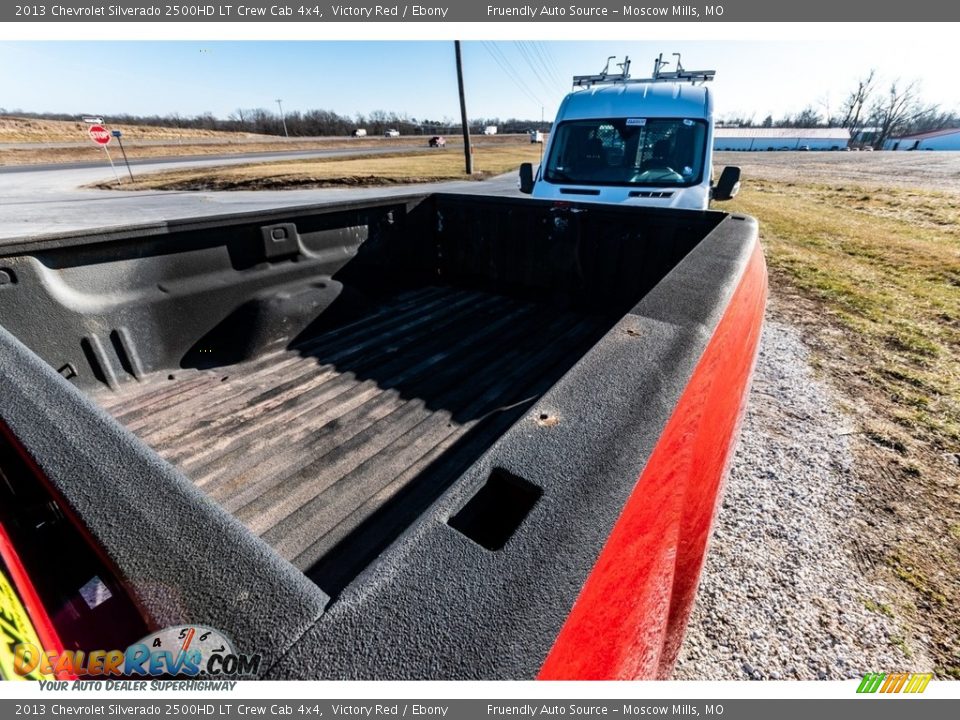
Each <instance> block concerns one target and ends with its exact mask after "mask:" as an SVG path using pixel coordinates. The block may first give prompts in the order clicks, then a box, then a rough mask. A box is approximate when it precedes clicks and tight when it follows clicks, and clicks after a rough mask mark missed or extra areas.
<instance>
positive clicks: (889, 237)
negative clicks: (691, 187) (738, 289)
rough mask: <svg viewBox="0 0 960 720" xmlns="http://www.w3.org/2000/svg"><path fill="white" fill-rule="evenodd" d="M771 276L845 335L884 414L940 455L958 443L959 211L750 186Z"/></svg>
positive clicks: (923, 199)
mask: <svg viewBox="0 0 960 720" xmlns="http://www.w3.org/2000/svg"><path fill="white" fill-rule="evenodd" d="M733 205H734V208H735V209H736V210H739V211H742V212H745V213H748V214H751V215H755V216H756V217H758V218H759V219H760V227H761V236H762V240H763V242H764V247H765V249H766V253H767V261H768V263H769V266H770V268H771V271H772V274H773V276H774V279H777V278H781V279H784V280H785V281H786V282H788V283H789V284H791V285H793V286H794V287H795V288H797V289H798V290H799V291H801V292H802V293H803V294H805V295H806V296H808V297H810V298H812V299H814V300H816V301H817V302H818V303H819V304H820V305H821V307H822V308H823V310H824V311H825V312H826V313H827V316H828V317H829V318H830V319H832V320H833V321H835V322H837V323H839V324H840V325H841V326H843V327H845V328H846V329H847V330H849V331H850V334H849V336H848V337H847V342H846V343H845V345H846V346H847V347H846V349H847V350H851V351H852V352H853V357H849V358H848V359H849V361H850V364H851V367H853V368H855V369H856V370H857V371H858V372H859V373H861V374H862V375H863V377H864V378H865V379H866V380H867V382H868V383H869V384H870V385H871V386H872V387H873V388H874V389H875V391H876V394H877V396H878V398H879V400H880V401H881V403H883V404H885V405H886V408H885V414H886V415H887V416H888V417H889V418H890V419H891V420H892V421H893V422H895V423H896V424H898V425H899V426H901V427H902V428H904V429H905V430H907V431H908V433H909V434H911V435H912V436H914V437H915V438H917V439H920V440H923V441H926V442H929V443H930V444H931V445H932V446H933V447H935V448H937V449H939V450H949V449H954V448H956V447H957V444H958V443H960V203H958V202H957V199H956V197H955V196H952V195H945V194H940V193H936V192H928V191H920V190H907V189H891V188H884V189H882V190H873V189H868V188H862V187H852V186H839V187H832V186H829V185H803V184H795V183H789V184H788V183H777V182H772V181H762V180H761V181H756V182H754V183H753V184H752V185H751V186H749V187H748V188H746V189H745V190H744V191H743V193H742V194H741V196H740V197H738V198H737V200H736V201H735V202H734V203H733Z"/></svg>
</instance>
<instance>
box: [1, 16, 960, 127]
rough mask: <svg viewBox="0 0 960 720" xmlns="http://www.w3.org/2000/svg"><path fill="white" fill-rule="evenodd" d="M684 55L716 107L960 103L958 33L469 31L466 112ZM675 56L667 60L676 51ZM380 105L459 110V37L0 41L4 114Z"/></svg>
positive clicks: (436, 114)
mask: <svg viewBox="0 0 960 720" xmlns="http://www.w3.org/2000/svg"><path fill="white" fill-rule="evenodd" d="M661 52H662V53H664V54H665V56H667V57H669V56H670V54H671V53H673V52H680V53H682V57H683V64H684V66H685V67H686V68H688V69H715V70H716V71H717V76H716V81H715V82H714V83H713V86H714V90H715V98H716V99H715V108H716V112H717V114H718V115H719V116H720V117H724V116H731V115H746V116H750V115H753V116H754V117H755V119H756V121H757V122H760V121H761V120H762V119H763V118H764V117H765V116H766V115H768V114H771V115H773V116H774V117H779V116H782V115H784V114H785V113H796V112H799V111H800V110H802V109H803V108H804V107H805V106H807V105H813V106H814V107H816V108H817V109H818V110H819V111H821V112H823V111H824V110H825V109H826V108H828V107H829V108H830V110H831V111H834V112H835V111H836V110H837V108H838V107H839V106H840V104H841V103H842V101H843V99H844V98H845V96H846V95H847V93H848V92H849V91H850V90H851V89H852V88H853V87H854V86H855V85H856V81H857V79H858V78H860V77H862V76H864V75H865V74H866V73H867V72H868V71H869V70H870V69H871V68H876V70H877V71H878V73H879V75H880V77H881V79H882V80H883V81H884V83H885V85H889V83H890V82H892V81H894V80H896V79H898V78H899V79H902V80H907V81H909V80H913V79H917V80H919V82H920V90H921V95H922V97H923V98H924V100H926V101H928V102H936V103H940V104H942V105H943V106H944V107H945V109H948V110H955V111H957V110H960V83H958V82H957V80H956V77H955V70H956V68H958V67H960V43H930V42H926V43H924V42H923V41H922V38H915V39H910V38H905V39H904V40H903V41H902V42H898V43H896V44H895V45H894V46H891V44H890V42H889V41H888V40H884V39H882V38H881V39H871V37H870V33H856V32H851V34H850V37H849V38H847V39H844V40H843V41H842V42H841V41H830V42H819V43H818V42H809V41H808V42H782V41H781V42H760V41H743V40H738V41H733V40H731V41H716V40H710V41H690V40H686V41H679V42H671V41H658V42H629V41H621V40H615V41H609V42H600V41H589V42H586V41H585V42H555V41H506V42H487V41H465V42H464V44H463V62H464V76H465V84H466V95H467V110H468V113H469V115H470V117H471V118H495V117H499V118H502V119H506V118H508V117H518V118H522V119H530V120H536V119H539V118H540V117H541V115H542V116H543V117H544V118H545V119H547V120H550V119H552V116H553V113H554V112H555V111H556V109H557V107H558V105H559V103H560V101H561V100H562V98H563V96H564V95H565V94H566V93H567V92H568V91H569V90H570V78H571V77H572V76H573V75H575V74H593V73H597V72H599V71H600V70H601V69H602V68H603V66H604V63H605V62H606V58H607V57H608V56H610V55H616V56H618V58H621V59H622V57H623V56H625V55H629V56H630V58H631V60H632V61H633V65H632V68H631V72H632V75H633V76H634V77H641V76H647V75H648V74H649V72H650V70H651V68H652V65H653V58H655V57H656V56H657V54H658V53H661ZM670 59H671V60H672V58H670ZM278 98H279V99H281V100H282V101H283V109H284V111H293V110H301V111H303V110H309V109H326V110H333V111H335V112H337V113H339V114H342V115H350V116H353V115H355V114H357V113H364V114H366V113H369V112H370V111H373V110H386V111H388V112H391V111H395V112H398V113H405V114H406V115H408V116H409V117H411V118H418V119H430V120H443V119H444V118H458V117H459V105H458V97H457V81H456V71H455V65H454V50H453V42H452V41H408V42H389V41H348V42H332V41H264V42H261V41H242V42H211V41H204V42H193V41H166V40H155V41H138V42H118V41H117V42H115V41H97V42H80V41H45V42H15V41H14V42H11V41H4V42H0V108H4V109H5V110H6V111H7V112H9V111H11V110H24V111H35V112H63V113H76V114H78V115H79V114H84V113H90V114H98V115H106V116H108V117H109V116H110V115H111V114H113V115H118V114H132V115H153V114H160V115H167V114H174V113H179V114H180V115H183V116H191V115H197V114H201V113H206V112H210V113H212V114H213V115H215V116H217V117H221V118H226V117H228V116H230V114H231V113H234V112H235V111H236V110H237V109H238V108H243V109H248V108H257V107H261V108H268V109H271V110H274V111H275V110H276V109H277V104H276V100H277V99H278Z"/></svg>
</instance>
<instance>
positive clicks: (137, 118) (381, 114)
mask: <svg viewBox="0 0 960 720" xmlns="http://www.w3.org/2000/svg"><path fill="white" fill-rule="evenodd" d="M2 115H15V116H16V117H27V118H37V119H42V120H67V121H76V120H77V119H78V118H79V116H78V115H73V114H69V113H36V112H23V111H20V110H12V111H7V110H5V109H3V108H0V116H2ZM104 119H105V120H106V121H107V122H109V123H110V124H112V125H145V126H149V127H165V128H170V127H173V128H183V129H185V130H220V131H225V132H245V133H253V134H257V135H280V136H282V135H284V133H285V132H286V134H287V135H289V136H290V137H317V136H337V135H350V134H352V133H353V131H354V130H357V129H358V128H363V129H364V130H366V131H367V133H368V134H370V135H382V134H383V133H384V132H386V131H387V130H398V131H399V132H400V134H401V135H434V134H444V133H447V134H451V133H459V132H461V127H460V122H459V121H456V122H454V121H453V120H452V119H451V118H449V117H445V118H440V119H417V118H414V117H410V116H408V115H406V114H400V113H395V112H387V111H385V110H374V111H373V112H371V113H369V114H357V115H354V116H349V115H340V114H339V113H336V112H334V111H332V110H307V111H303V112H301V111H299V110H293V111H290V112H284V113H283V116H282V117H281V115H280V113H279V111H277V110H270V109H267V108H238V109H237V110H234V111H233V112H232V113H230V115H229V116H228V117H227V118H218V117H215V116H214V115H213V113H209V112H207V113H202V114H200V115H193V116H185V115H180V114H179V113H173V114H169V115H130V114H121V115H110V116H105V117H104ZM488 125H496V126H497V128H498V132H500V133H522V132H526V131H527V130H530V129H537V130H544V131H546V130H549V127H550V123H541V122H539V121H533V120H522V119H519V118H508V119H506V120H501V119H500V118H475V119H473V120H472V121H471V130H473V131H481V130H482V129H483V128H485V127H486V126H488Z"/></svg>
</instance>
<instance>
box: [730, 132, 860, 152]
mask: <svg viewBox="0 0 960 720" xmlns="http://www.w3.org/2000/svg"><path fill="white" fill-rule="evenodd" d="M849 142H850V131H849V130H847V129H846V128H743V127H736V128H731V127H717V128H716V129H714V131H713V149H714V150H842V149H843V148H845V147H846V146H847V143H849Z"/></svg>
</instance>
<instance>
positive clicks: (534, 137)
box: [527, 130, 543, 143]
mask: <svg viewBox="0 0 960 720" xmlns="http://www.w3.org/2000/svg"><path fill="white" fill-rule="evenodd" d="M527 135H529V136H530V142H531V143H543V133H542V132H540V131H539V130H530V131H528V132H527Z"/></svg>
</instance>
